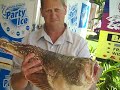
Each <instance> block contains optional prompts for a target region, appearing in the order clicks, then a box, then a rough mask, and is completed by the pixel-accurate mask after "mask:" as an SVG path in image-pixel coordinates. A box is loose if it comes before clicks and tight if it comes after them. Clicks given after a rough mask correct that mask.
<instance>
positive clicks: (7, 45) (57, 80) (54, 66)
mask: <svg viewBox="0 0 120 90" xmlns="http://www.w3.org/2000/svg"><path fill="white" fill-rule="evenodd" d="M0 48H2V49H4V50H5V51H8V52H10V53H11V54H13V55H15V56H17V57H20V58H22V59H23V58H24V57H25V56H26V55H28V54H29V53H35V57H34V58H35V59H38V60H41V59H42V62H43V68H44V71H45V73H46V75H47V80H48V83H49V84H50V86H51V87H52V88H53V90H80V89H82V88H85V89H83V90H88V89H86V88H88V87H90V86H91V85H92V84H93V83H96V82H97V81H98V80H99V77H100V68H99V67H100V66H99V65H98V63H96V61H92V60H91V59H90V58H79V57H74V56H66V55H62V54H58V53H54V52H51V51H47V50H43V49H41V48H40V47H36V46H33V45H29V44H22V43H18V42H9V41H7V40H5V39H0ZM31 78H32V77H31ZM35 82H36V81H35ZM43 82H44V80H43ZM36 86H38V87H42V86H39V85H37V84H36ZM46 87H47V85H46V86H44V88H43V89H42V90H52V89H51V88H47V89H46ZM81 87H82V88H81ZM59 88H60V89H59Z"/></svg>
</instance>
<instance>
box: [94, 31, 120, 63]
mask: <svg viewBox="0 0 120 90" xmlns="http://www.w3.org/2000/svg"><path fill="white" fill-rule="evenodd" d="M96 57H98V58H103V59H111V60H115V61H120V33H116V32H108V31H104V30H101V31H100V36H99V42H98V47H97V54H96Z"/></svg>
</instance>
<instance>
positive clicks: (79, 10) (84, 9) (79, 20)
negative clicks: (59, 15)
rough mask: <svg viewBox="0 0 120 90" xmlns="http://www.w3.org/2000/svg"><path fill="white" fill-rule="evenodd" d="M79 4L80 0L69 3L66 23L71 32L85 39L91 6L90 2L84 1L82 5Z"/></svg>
mask: <svg viewBox="0 0 120 90" xmlns="http://www.w3.org/2000/svg"><path fill="white" fill-rule="evenodd" d="M78 2H79V0H74V1H72V0H70V1H69V0H68V1H67V8H68V13H67V17H66V22H67V25H68V28H69V29H70V30H71V31H73V32H76V33H78V34H79V35H81V36H82V37H83V38H85V37H86V32H87V26H88V19H89V13H90V8H91V7H90V6H91V4H90V2H89V1H83V0H81V1H80V2H81V3H78Z"/></svg>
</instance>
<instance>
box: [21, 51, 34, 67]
mask: <svg viewBox="0 0 120 90" xmlns="http://www.w3.org/2000/svg"><path fill="white" fill-rule="evenodd" d="M34 56H35V54H34V53H30V54H28V55H27V56H26V57H25V59H24V61H23V65H25V64H26V63H28V62H29V61H30V59H31V58H33V57H34Z"/></svg>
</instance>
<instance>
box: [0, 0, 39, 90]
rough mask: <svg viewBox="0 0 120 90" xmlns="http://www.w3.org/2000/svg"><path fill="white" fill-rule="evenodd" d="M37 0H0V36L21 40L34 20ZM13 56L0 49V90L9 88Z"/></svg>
mask: <svg viewBox="0 0 120 90" xmlns="http://www.w3.org/2000/svg"><path fill="white" fill-rule="evenodd" d="M36 6H37V0H36V1H35V0H1V1H0V38H3V39H6V40H8V41H17V42H21V40H22V39H23V38H24V37H25V36H26V35H27V34H28V33H30V32H31V30H32V24H33V22H34V20H35V17H34V16H35V10H36ZM12 59H13V56H12V55H11V54H9V53H7V52H5V51H4V50H3V49H0V76H1V78H0V90H10V84H9V79H10V75H9V74H10V70H11V68H12Z"/></svg>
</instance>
